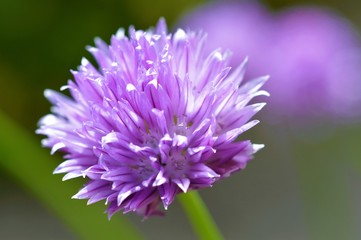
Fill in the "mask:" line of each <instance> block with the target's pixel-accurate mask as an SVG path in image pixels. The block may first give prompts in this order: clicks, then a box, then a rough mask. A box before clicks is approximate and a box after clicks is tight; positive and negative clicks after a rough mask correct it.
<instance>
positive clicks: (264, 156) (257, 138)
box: [0, 0, 361, 240]
mask: <svg viewBox="0 0 361 240" xmlns="http://www.w3.org/2000/svg"><path fill="white" fill-rule="evenodd" d="M206 2H207V1H202V0H195V1H191V0H178V1H166V0H154V1H147V0H131V1H114V0H102V1H99V0H89V1H69V0H36V1H30V0H1V1H0V89H1V94H0V110H1V111H2V112H3V113H4V114H6V115H7V116H8V117H9V118H10V119H12V120H13V121H14V122H15V123H16V124H18V125H20V126H21V127H22V128H23V129H24V132H25V134H27V136H29V135H30V137H29V139H31V140H32V141H33V145H31V146H35V147H36V148H39V149H40V148H41V146H40V140H41V136H36V135H35V134H34V131H35V129H36V124H37V121H38V120H39V118H40V117H41V116H43V115H45V114H46V113H48V112H49V107H50V104H49V103H48V102H47V101H46V100H45V98H44V97H43V91H44V89H45V88H51V89H59V88H60V86H62V85H64V84H66V81H67V79H69V78H71V74H70V71H69V70H70V69H76V67H77V66H78V65H79V63H80V59H81V57H82V56H85V57H87V58H88V59H91V56H90V54H89V53H87V52H86V50H85V46H86V45H92V44H93V39H94V37H95V36H99V37H101V38H102V39H104V40H105V41H108V39H109V38H110V36H111V35H112V34H113V33H114V32H116V30H117V29H118V28H119V27H124V28H127V27H128V26H129V25H134V26H135V27H136V28H140V29H147V28H148V27H149V26H153V25H154V24H155V23H156V22H157V20H158V19H159V17H160V16H164V17H165V18H166V20H167V23H168V25H169V27H170V29H172V26H174V25H175V23H176V22H177V20H178V19H180V18H181V17H182V15H183V14H185V13H187V11H191V10H192V9H194V8H195V7H197V6H199V5H201V4H204V3H206ZM263 3H265V4H266V5H268V6H269V7H270V8H272V9H273V10H275V11H276V10H279V9H282V8H286V7H288V6H292V5H296V4H315V5H318V6H325V7H329V8H333V9H336V10H337V11H338V12H339V13H340V14H341V15H343V16H344V17H346V18H348V19H349V20H350V21H351V22H352V23H353V24H354V25H355V26H356V28H357V29H359V30H361V15H360V12H361V3H360V1H358V0H344V1H336V0H332V1H330V0H317V1H310V0H309V1H306V0H304V1H302V0H294V1H291V0H290V1H288V0H267V1H263ZM360 90H361V89H360ZM258 118H259V119H260V120H262V117H261V116H260V115H259V116H258ZM0 127H1V129H3V130H2V131H1V133H0V134H1V135H2V137H1V138H0V139H1V141H6V142H8V143H12V142H13V143H15V144H18V145H17V146H16V147H14V148H13V149H11V151H14V156H19V157H18V158H19V159H18V160H17V161H15V162H14V163H16V164H19V166H15V167H14V165H13V166H12V169H16V167H19V172H18V173H19V174H17V173H16V170H15V171H10V170H9V165H8V163H7V162H8V161H13V160H12V159H11V157H9V155H11V151H10V150H9V149H10V148H9V146H10V145H7V144H3V143H2V144H0V151H1V152H3V153H4V152H5V153H6V154H0V158H1V161H0V239H79V238H80V237H79V236H78V235H77V233H76V232H74V231H73V230H72V229H71V228H69V226H68V225H67V223H66V222H64V221H63V220H60V219H62V218H59V217H58V214H57V210H56V209H55V208H54V206H51V205H49V204H43V203H44V201H43V200H44V199H41V198H39V195H41V194H42V193H41V190H39V191H38V192H37V191H34V189H33V188H31V187H29V185H28V183H27V182H26V181H24V178H22V177H21V176H22V175H21V173H20V172H21V171H20V169H23V168H24V166H26V167H25V168H27V170H28V171H35V172H36V171H39V172H40V171H41V169H43V168H42V167H41V166H40V165H39V164H41V162H40V161H38V158H37V157H36V156H32V155H30V156H29V155H25V156H23V155H21V152H22V151H23V150H24V151H25V149H27V148H28V147H29V146H24V145H23V144H27V143H26V141H18V140H17V139H11V137H12V132H11V131H9V129H8V126H7V125H5V122H4V121H2V122H0ZM248 134H249V136H250V137H251V139H252V140H254V142H258V143H264V144H265V145H266V146H267V147H266V149H264V150H262V151H261V152H260V153H258V154H257V155H256V159H255V160H254V161H252V162H251V163H250V164H249V166H248V167H247V169H246V170H245V171H243V172H241V173H238V174H236V175H234V176H233V177H231V178H229V179H226V180H224V181H222V182H221V183H219V184H216V185H215V187H214V188H212V189H206V190H202V191H201V194H202V196H203V197H204V200H205V202H206V204H207V205H208V207H209V209H210V211H211V212H212V214H213V215H214V218H215V220H216V222H217V223H218V224H219V226H220V229H221V231H222V232H223V233H224V236H225V237H226V239H251V240H252V239H295V240H297V239H351V240H352V239H355V240H356V239H361V228H360V227H361V207H360V202H361V188H360V183H361V163H360V157H361V150H360V147H359V144H360V138H359V136H361V127H360V126H359V125H358V124H350V125H347V126H342V128H341V127H338V128H335V127H333V130H332V133H331V134H328V135H327V137H322V138H321V139H320V138H317V137H315V138H312V139H309V138H308V137H305V135H297V134H295V133H292V131H291V130H290V129H289V128H288V127H287V126H284V128H274V127H273V126H270V125H268V124H267V123H265V122H264V121H263V122H262V124H261V125H259V126H257V127H256V128H255V129H252V130H251V133H248ZM15 135H16V134H15ZM15 135H14V136H15ZM16 136H17V135H16ZM5 146H7V147H6V149H4V147H5ZM16 151H19V153H16V154H15V152H16ZM39 151H42V150H39ZM44 152H45V153H48V152H49V151H48V150H47V149H46V150H44ZM48 161H49V166H50V167H54V168H55V166H56V165H57V164H59V163H60V161H61V159H60V157H59V156H56V157H54V156H53V157H50V156H49V159H48ZM22 163H24V166H20V164H22ZM29 163H30V164H29ZM27 166H31V168H28V167H27ZM46 174H49V175H51V171H49V172H48V173H46ZM39 176H40V175H39ZM51 178H53V179H54V181H55V182H60V181H61V176H51ZM38 181H39V184H40V186H41V184H42V183H41V179H38ZM62 184H65V185H68V186H70V185H71V186H72V187H73V188H74V192H67V193H64V197H65V199H68V201H76V200H71V199H70V197H71V196H72V194H74V193H75V191H76V189H78V188H80V184H81V183H80V182H79V181H70V182H66V183H62ZM48 185H49V184H48ZM48 185H47V183H46V182H44V189H45V186H48ZM49 186H50V185H49ZM49 194H50V195H51V192H50V193H49ZM39 199H41V200H42V201H41V200H39ZM79 202H80V205H77V206H80V207H79V209H78V208H75V209H74V212H75V214H78V215H81V214H84V216H83V218H84V217H86V214H87V213H86V210H84V209H86V208H92V206H91V207H86V202H85V201H79ZM100 205H102V204H100ZM80 208H81V209H80ZM103 208H104V209H105V207H104V206H101V207H100V208H99V209H100V210H99V214H98V217H99V218H102V219H106V218H107V217H106V215H105V214H103V213H102V210H101V209H103ZM78 210H79V212H78V213H77V211H78ZM97 211H98V210H97ZM95 216H97V215H95ZM115 218H116V217H115ZM126 218H127V219H129V220H130V221H131V222H133V223H134V224H135V225H136V226H137V228H138V229H139V230H140V231H141V232H142V234H143V235H144V236H146V237H147V238H148V239H194V237H193V236H194V235H193V233H192V231H191V228H190V226H189V225H188V223H187V220H186V218H185V216H184V214H183V213H182V211H181V208H180V206H179V205H178V203H177V201H175V203H174V204H173V205H172V206H171V207H170V208H169V210H168V211H167V216H166V217H164V218H152V219H149V220H147V221H143V222H142V221H141V218H140V217H138V216H135V215H133V214H130V215H127V216H126ZM112 221H114V220H112ZM120 224H121V223H120ZM99 231H102V229H101V228H99ZM94 239H96V238H94ZM114 239H122V237H121V236H114Z"/></svg>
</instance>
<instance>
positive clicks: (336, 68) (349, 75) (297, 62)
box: [179, 1, 361, 122]
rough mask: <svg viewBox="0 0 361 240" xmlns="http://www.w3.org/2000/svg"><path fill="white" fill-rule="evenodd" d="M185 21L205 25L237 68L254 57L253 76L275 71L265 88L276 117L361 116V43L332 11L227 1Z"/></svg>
mask: <svg viewBox="0 0 361 240" xmlns="http://www.w3.org/2000/svg"><path fill="white" fill-rule="evenodd" d="M179 25H180V26H190V27H192V28H193V29H194V28H201V29H204V30H205V31H206V32H208V35H209V45H212V46H220V47H222V48H228V49H230V50H231V51H232V52H234V53H235V54H234V55H235V58H233V60H234V61H232V62H231V66H234V65H235V60H237V57H245V56H248V57H249V58H250V64H249V66H248V70H247V75H246V76H247V77H250V78H253V77H254V76H258V75H263V74H265V73H268V74H270V76H271V77H272V81H269V82H268V83H267V84H266V85H265V89H266V90H268V91H269V92H270V93H272V96H271V98H270V99H269V107H268V109H267V110H268V111H269V113H270V114H269V115H270V117H271V118H274V119H276V120H281V121H282V120H283V119H284V118H291V120H292V122H295V121H297V122H299V121H306V122H309V121H310V120H311V121H314V120H325V119H326V118H328V119H332V120H338V119H343V120H346V119H354V118H355V117H357V116H360V114H361V112H360V111H357V110H356V109H360V107H361V95H360V94H359V89H360V87H361V74H360V73H361V72H360V68H361V42H360V39H359V37H358V36H357V34H356V32H355V30H354V29H353V28H352V26H351V24H349V22H347V21H346V20H345V19H343V18H342V17H340V16H339V15H337V14H335V13H334V12H332V11H329V10H326V9H322V8H315V7H294V8H290V9H285V10H283V11H280V12H270V11H267V9H266V8H264V7H263V6H262V5H261V4H257V3H254V2H253V3H234V2H232V3H231V2H227V1H226V2H217V3H210V4H207V5H205V6H203V7H200V8H199V9H197V10H195V11H193V12H192V13H190V14H189V15H187V16H185V17H184V18H183V20H181V21H180V23H179ZM217 26H222V27H217ZM229 36H232V37H229ZM355 110H356V111H355Z"/></svg>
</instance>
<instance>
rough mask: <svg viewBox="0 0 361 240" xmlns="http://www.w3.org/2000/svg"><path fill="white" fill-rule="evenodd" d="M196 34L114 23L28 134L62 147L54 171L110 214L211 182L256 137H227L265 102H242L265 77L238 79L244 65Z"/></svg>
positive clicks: (238, 162) (144, 207)
mask: <svg viewBox="0 0 361 240" xmlns="http://www.w3.org/2000/svg"><path fill="white" fill-rule="evenodd" d="M205 41H206V38H205V35H204V34H201V33H195V32H191V31H189V32H185V31H183V30H181V29H179V30H177V31H176V32H175V33H174V34H173V35H171V34H168V33H167V29H166V25H165V22H164V20H160V21H159V23H158V25H157V27H156V28H155V29H154V30H149V31H146V32H145V31H136V30H134V29H133V28H132V27H131V28H130V29H129V38H128V37H126V36H125V35H124V31H123V30H119V31H118V32H117V34H116V35H115V36H113V37H112V38H111V43H110V45H109V46H108V45H107V44H106V43H104V42H103V41H102V40H100V39H96V40H95V45H96V47H89V48H88V50H89V51H90V52H91V53H92V54H93V56H94V57H95V59H96V61H97V63H98V65H99V68H96V67H94V66H93V65H92V64H90V63H89V62H88V61H87V60H86V59H83V60H82V62H81V66H79V68H78V71H73V72H72V73H73V76H74V79H75V81H69V82H68V85H67V86H65V87H63V88H62V89H69V91H70V95H71V96H72V98H69V97H67V96H65V95H63V94H60V93H58V92H55V91H52V90H46V91H45V96H46V97H47V98H48V99H49V101H50V102H51V103H52V104H53V105H54V106H53V108H52V114H49V115H47V116H45V117H43V118H42V119H41V120H40V123H39V125H40V126H39V129H38V130H37V133H39V134H43V135H46V136H47V138H46V139H44V140H43V145H44V146H45V147H49V148H51V149H52V150H51V152H52V153H54V152H56V151H58V150H60V151H62V152H64V153H65V156H64V158H65V159H66V160H65V161H64V162H63V163H61V164H60V165H59V166H58V167H57V168H56V169H55V173H66V175H65V176H64V180H67V179H71V178H76V177H86V178H88V179H89V181H88V182H87V184H86V185H85V186H84V187H83V188H82V189H81V190H80V191H79V192H78V193H77V194H76V195H75V196H74V198H77V199H89V200H88V203H89V204H91V203H94V202H97V201H100V200H105V202H106V204H107V205H108V208H107V212H108V215H109V216H112V215H113V214H114V213H115V212H117V211H120V210H122V211H123V212H124V213H127V212H130V211H136V212H138V213H141V214H144V215H145V216H150V215H154V214H159V213H161V212H160V211H159V209H158V207H159V205H160V204H163V206H164V208H165V209H167V207H168V206H169V205H170V204H171V202H172V201H173V200H174V197H175V196H176V195H177V194H179V193H182V192H187V191H189V190H192V189H199V188H204V187H210V186H212V184H213V183H214V182H216V181H217V180H219V179H222V178H225V177H228V176H230V175H231V174H232V173H234V172H235V171H238V170H240V169H243V168H244V167H245V166H246V164H247V162H248V161H249V160H250V159H251V158H252V155H253V154H254V153H255V152H256V151H257V150H258V149H260V148H261V147H262V145H256V144H252V143H251V142H250V141H248V140H244V141H235V140H236V138H237V137H238V136H240V135H241V134H242V133H243V132H244V131H246V130H248V129H249V128H251V127H253V126H254V125H255V124H257V123H258V121H256V120H252V121H250V118H252V116H253V115H254V114H255V113H257V112H258V111H259V110H260V109H261V108H262V107H263V106H264V103H256V104H251V105H249V104H248V103H249V101H250V100H251V99H252V98H253V97H255V96H258V95H267V93H266V92H265V91H262V90H259V89H260V87H261V86H262V85H263V83H264V82H265V80H266V78H267V77H262V78H257V79H255V80H253V81H249V82H248V83H247V84H243V85H241V82H242V78H243V74H244V64H245V62H243V63H242V64H241V65H240V66H239V67H237V68H235V69H234V70H233V69H232V71H231V70H230V67H228V66H227V63H228V61H229V53H228V52H221V51H219V50H215V51H212V52H211V53H207V51H205V50H204V44H205Z"/></svg>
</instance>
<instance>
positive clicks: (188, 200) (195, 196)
mask: <svg viewBox="0 0 361 240" xmlns="http://www.w3.org/2000/svg"><path fill="white" fill-rule="evenodd" d="M178 200H179V201H180V203H181V205H182V207H183V209H184V212H185V213H186V215H187V217H188V219H189V221H190V223H191V225H192V228H193V230H194V231H195V233H196V234H197V237H198V239H200V240H222V239H223V236H222V234H221V232H220V231H219V229H218V227H217V224H216V223H215V222H214V220H213V218H212V216H211V214H210V212H209V211H208V209H207V207H206V206H205V204H204V202H203V200H202V198H201V196H200V195H199V193H198V192H196V191H190V192H188V193H186V194H180V195H178Z"/></svg>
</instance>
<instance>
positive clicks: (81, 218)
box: [0, 111, 143, 240]
mask: <svg viewBox="0 0 361 240" xmlns="http://www.w3.org/2000/svg"><path fill="white" fill-rule="evenodd" d="M0 126H1V134H0V167H1V168H3V169H5V170H6V171H7V172H8V173H10V174H11V176H13V177H15V178H16V180H18V181H19V182H20V184H22V185H23V186H24V187H25V189H26V190H30V192H31V193H32V194H34V195H35V196H36V197H37V198H38V199H39V200H41V201H42V202H43V203H44V204H45V205H46V206H47V207H49V208H50V209H51V210H53V212H55V213H56V214H57V215H58V216H59V217H60V218H61V219H62V220H64V222H65V223H66V224H67V225H68V226H69V227H71V228H72V230H74V232H75V233H77V234H78V236H79V237H80V238H81V239H94V240H95V239H116V238H119V237H120V236H121V238H122V239H143V238H142V237H141V235H140V234H139V233H138V232H137V231H136V229H135V228H134V227H133V225H131V224H130V223H129V222H128V221H126V219H125V218H123V217H121V216H114V217H113V218H112V220H111V221H108V219H107V216H106V215H105V214H103V212H104V210H105V206H104V204H101V203H99V204H94V205H91V206H86V203H85V202H84V201H79V200H71V199H70V197H71V196H72V195H74V194H75V193H76V192H77V191H78V190H79V188H80V187H81V186H80V185H79V182H78V181H68V182H66V183H64V182H61V176H54V175H52V172H53V170H54V168H55V166H56V165H57V161H56V160H57V158H56V157H55V156H52V157H50V155H49V153H48V152H47V151H46V150H44V149H41V147H40V142H39V141H38V140H37V139H36V138H35V136H31V135H30V134H29V133H28V132H26V131H25V130H24V129H22V128H21V127H20V126H17V125H16V124H15V123H14V122H13V121H11V120H10V119H8V118H7V117H6V116H5V115H4V114H3V113H2V112H1V111H0Z"/></svg>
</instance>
